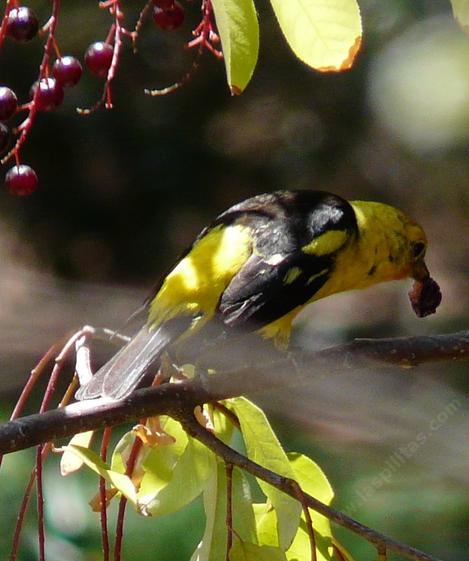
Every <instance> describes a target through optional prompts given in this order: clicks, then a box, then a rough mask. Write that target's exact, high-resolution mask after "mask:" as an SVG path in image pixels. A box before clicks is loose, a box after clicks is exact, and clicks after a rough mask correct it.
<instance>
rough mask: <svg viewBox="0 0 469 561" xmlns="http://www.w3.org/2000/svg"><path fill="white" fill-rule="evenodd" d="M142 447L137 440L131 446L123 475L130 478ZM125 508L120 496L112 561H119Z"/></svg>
mask: <svg viewBox="0 0 469 561" xmlns="http://www.w3.org/2000/svg"><path fill="white" fill-rule="evenodd" d="M141 423H142V424H145V420H143V421H141ZM141 447H142V441H141V440H140V439H139V438H137V439H136V440H135V442H134V444H133V446H132V450H131V451H130V455H129V459H128V460H127V469H126V470H125V474H126V475H128V476H129V477H131V476H132V473H133V471H134V468H135V463H136V461H137V457H138V453H139V452H140V449H141ZM126 506H127V499H126V498H125V497H124V496H122V497H121V499H120V501H119V510H118V513H117V523H116V541H115V544H114V561H121V554H122V538H123V535H124V517H125V507H126Z"/></svg>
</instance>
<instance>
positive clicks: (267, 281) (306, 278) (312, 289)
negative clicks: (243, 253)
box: [218, 252, 333, 329]
mask: <svg viewBox="0 0 469 561" xmlns="http://www.w3.org/2000/svg"><path fill="white" fill-rule="evenodd" d="M332 267H333V257H331V256H322V257H311V256H308V255H305V254H302V253H301V252H297V253H293V254H289V255H288V256H286V257H285V258H284V259H283V261H282V262H279V263H276V264H274V265H272V264H269V263H268V262H267V261H266V260H265V259H264V258H263V257H260V256H258V255H255V254H254V255H252V256H251V258H250V259H249V260H248V261H247V263H246V264H245V265H244V266H243V268H242V269H241V271H240V272H239V273H238V274H237V275H236V276H235V277H234V279H233V280H232V281H231V283H230V284H229V285H228V287H227V288H226V290H225V291H224V293H223V295H222V297H221V300H220V304H219V308H218V315H219V317H220V319H221V320H222V321H223V323H224V324H225V325H226V326H227V327H234V328H248V329H256V328H259V327H263V326H264V325H267V324H269V323H270V322H272V321H274V320H276V319H279V318H281V317H282V316H284V315H285V314H287V313H288V312H290V311H291V310H293V309H294V308H296V307H297V306H301V305H302V304H305V303H306V302H307V301H308V300H310V299H311V298H312V297H313V296H314V294H315V293H316V292H317V291H318V290H319V289H320V288H321V287H322V286H323V285H324V283H325V282H326V281H327V279H328V278H329V276H330V273H331V271H332Z"/></svg>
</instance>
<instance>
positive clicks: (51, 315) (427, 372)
mask: <svg viewBox="0 0 469 561" xmlns="http://www.w3.org/2000/svg"><path fill="white" fill-rule="evenodd" d="M30 6H31V7H32V8H33V9H35V10H36V12H37V13H38V15H40V16H41V21H43V22H44V21H45V20H46V18H47V15H48V13H49V9H50V5H49V3H48V2H39V1H37V2H35V1H32V2H31V4H30ZM360 6H361V9H362V13H363V20H364V29H365V34H364V43H363V48H362V51H361V53H360V54H359V56H358V60H357V62H356V64H355V66H354V68H353V69H352V70H351V71H350V72H347V73H344V74H339V75H333V74H332V75H323V74H318V73H315V72H312V71H311V70H309V69H308V68H306V67H305V66H303V65H302V64H301V63H300V62H298V61H296V60H295V59H294V57H293V55H292V53H291V52H290V51H289V49H288V47H287V46H286V44H285V42H284V40H283V37H282V36H281V35H280V31H279V29H278V26H277V23H276V21H275V18H274V16H273V15H272V13H271V11H270V9H269V8H268V7H266V6H265V5H262V6H261V5H259V10H260V13H259V16H260V25H261V52H260V60H259V65H258V68H257V71H256V73H255V76H254V79H253V81H252V83H251V84H250V86H249V87H248V89H247V91H246V93H245V94H244V95H243V96H241V97H239V98H232V97H230V96H229V93H228V91H227V88H226V86H225V83H224V69H223V65H222V64H220V63H217V62H216V61H215V60H213V59H212V58H211V57H209V56H205V57H204V61H203V64H202V67H201V69H200V71H199V73H198V74H197V75H196V76H195V77H194V78H193V80H192V81H191V82H190V83H189V84H188V85H187V86H186V87H185V88H183V89H182V90H181V91H179V92H177V93H175V94H173V95H171V96H168V97H164V98H156V99H151V98H148V97H146V96H144V95H143V91H142V90H143V88H144V87H155V86H156V87H162V86H166V85H168V84H169V83H171V82H172V81H175V80H177V79H178V78H180V77H181V76H182V75H183V74H184V72H185V71H186V70H187V68H188V67H189V65H190V62H191V60H192V56H193V53H190V52H189V53H188V52H186V51H183V50H182V44H183V42H184V41H185V40H188V39H189V36H190V29H191V28H193V25H192V24H193V23H195V22H196V20H197V17H198V13H197V8H196V6H192V5H189V4H187V5H186V9H187V16H188V22H187V23H186V25H185V26H184V28H183V30H181V31H180V32H177V33H173V34H171V33H164V32H162V31H159V30H157V29H156V28H153V26H152V25H151V22H148V23H147V25H146V26H145V28H144V31H143V34H142V37H141V41H140V52H139V53H138V55H136V56H133V55H132V54H131V53H130V49H129V48H128V45H127V47H126V48H125V52H124V54H123V57H122V61H121V67H120V70H119V77H118V78H117V80H116V82H115V86H114V95H113V97H114V102H115V110H114V111H104V110H101V111H99V112H97V113H96V114H94V115H92V116H90V117H80V116H78V115H77V114H76V113H75V110H74V108H75V107H76V106H89V105H92V104H93V103H94V102H95V101H96V99H97V98H98V96H99V95H100V93H101V86H102V83H101V81H100V80H98V79H96V78H94V77H92V76H90V75H87V74H85V76H84V77H83V78H82V81H81V83H80V84H79V85H78V86H77V87H76V88H74V89H73V90H71V91H69V92H68V95H67V96H66V99H65V102H64V104H63V106H62V107H61V108H60V109H59V110H58V111H57V112H56V113H54V114H41V115H39V117H38V120H37V123H36V125H35V127H34V129H33V133H32V136H31V138H30V140H29V141H28V143H27V145H26V147H25V150H24V153H23V159H24V162H25V163H28V164H30V165H32V166H33V167H34V168H35V169H36V171H37V173H38V175H39V179H40V187H39V189H38V191H37V193H36V194H34V195H33V196H32V197H28V198H25V199H18V198H12V197H10V196H8V195H7V194H6V193H4V192H1V193H0V215H1V220H0V262H1V269H0V270H1V275H0V302H1V305H0V400H1V402H0V407H1V410H0V413H1V416H2V418H3V419H6V418H7V417H8V415H9V411H10V410H11V408H12V406H13V403H14V401H15V400H16V397H17V395H18V393H19V391H20V388H21V386H22V384H23V383H24V380H25V378H26V376H27V373H28V371H29V370H30V369H31V367H32V366H33V365H34V364H35V362H37V360H38V359H39V358H40V356H41V355H42V354H43V353H44V352H45V350H46V349H47V348H48V347H49V346H50V344H51V343H52V342H54V341H55V340H56V339H57V338H58V337H60V336H62V335H63V334H64V333H65V332H67V331H69V330H73V329H76V328H77V327H79V326H81V325H83V324H85V323H89V324H94V325H106V326H108V327H113V328H119V327H121V326H122V325H123V324H124V322H125V320H126V318H127V317H128V316H129V315H130V314H131V313H132V312H133V311H134V310H135V309H136V308H137V307H138V306H139V305H140V304H141V302H142V300H143V299H144V297H145V295H146V293H147V292H148V290H149V289H150V287H151V286H152V285H153V283H154V282H155V279H156V278H157V277H158V276H159V275H160V274H161V273H162V271H164V270H165V269H166V268H167V267H168V266H169V265H171V263H172V262H173V261H174V259H175V257H176V256H177V255H178V254H179V253H180V252H181V250H182V249H184V247H185V246H186V245H187V244H188V243H190V241H191V240H192V238H193V237H194V235H196V234H197V233H198V232H199V231H200V229H201V228H202V227H203V226H204V224H205V223H206V222H207V221H209V220H210V219H211V218H213V217H214V216H215V215H216V214H217V213H219V212H220V211H222V210H224V209H225V208H226V207H227V206H229V205H230V204H232V203H234V202H237V201H239V200H241V199H243V198H246V197H248V196H252V195H254V194H257V193H261V192H264V191H271V190H274V189H279V188H289V189H308V188H317V189H324V190H330V191H333V192H335V193H337V194H340V195H342V196H344V197H346V198H351V199H374V200H378V201H382V202H387V203H390V204H394V205H396V206H399V207H402V208H403V209H405V210H406V211H407V212H408V213H409V214H411V215H413V216H415V218H417V219H418V220H419V221H420V222H421V223H422V224H423V225H424V227H425V229H426V231H427V234H428V237H429V251H428V259H427V261H428V265H429V268H430V270H431V272H432V275H433V277H434V278H435V279H436V280H437V281H438V282H439V283H440V285H441V287H442V291H443V295H444V300H443V303H442V305H441V307H440V308H439V310H438V313H437V314H436V315H435V316H432V317H430V318H427V319H424V320H419V319H417V318H416V317H415V316H414V315H413V313H412V311H411V309H410V305H409V303H408V298H407V290H408V288H409V286H408V283H406V282H401V283H391V284H389V285H385V286H381V287H376V288H373V289H369V290H367V291H366V292H363V293H352V294H346V295H338V296H335V297H334V298H332V299H330V300H325V301H323V302H319V303H316V304H314V306H311V307H310V308H309V309H308V310H306V311H305V312H304V313H303V314H302V316H301V317H300V318H299V319H298V320H297V323H296V326H297V328H296V331H295V339H294V342H295V344H297V345H301V346H304V347H306V348H319V347H321V346H325V345H330V344H334V343H338V342H341V341H345V340H348V339H350V338H352V337H355V336H365V337H377V336H391V335H405V334H416V333H421V334H424V333H437V332H445V331H451V330H457V329H462V328H464V327H467V318H468V315H469V313H468V309H469V306H468V303H469V291H468V290H467V281H468V270H469V257H468V252H467V239H468V236H469V221H468V218H467V216H468V213H469V189H468V185H469V159H468V157H467V155H468V149H469V37H467V36H466V35H464V34H463V33H462V31H461V30H460V29H459V28H458V26H457V24H456V23H455V22H454V20H453V19H452V17H451V12H450V5H449V2H447V1H440V0H438V1H435V0H428V1H423V0H422V1H421V0H413V1H412V2H411V1H408V2H405V1H402V0H392V1H389V2H385V3H383V2H373V1H371V0H368V1H361V2H360ZM128 15H129V21H134V20H133V19H132V18H135V17H136V14H135V13H132V12H131V10H129V12H128ZM109 24H110V18H109V17H108V15H107V14H106V13H105V12H103V11H100V10H98V8H97V7H96V5H95V3H94V2H81V3H75V4H74V5H73V6H70V5H65V4H64V6H63V7H62V15H61V23H60V24H59V34H58V38H59V44H60V46H61V48H62V51H63V54H72V55H75V56H79V57H80V58H82V53H83V52H84V51H85V50H86V47H87V46H88V44H89V43H91V42H93V41H95V40H101V39H103V38H104V37H105V36H106V34H107V29H108V27H107V26H108V25H109ZM130 25H131V24H130V23H129V27H130ZM191 25H192V27H191ZM40 56H41V45H40V41H39V40H38V39H36V40H34V41H33V42H31V43H30V44H27V45H17V44H12V43H10V42H9V43H8V44H7V45H5V49H4V51H3V52H2V53H1V54H0V83H2V84H6V85H8V86H10V87H13V89H15V91H16V92H17V93H18V96H19V98H20V100H22V101H24V100H26V98H27V92H28V90H29V87H30V85H31V83H32V82H33V81H34V80H35V76H36V72H37V65H38V63H39V60H40ZM98 356H100V355H99V354H98ZM97 362H98V359H97ZM285 375H288V373H285ZM465 375H466V376H465ZM468 387H469V386H468V383H467V366H464V365H462V366H457V367H456V366H451V365H449V364H438V365H433V366H426V367H425V368H421V369H419V370H418V371H416V372H408V371H405V372H402V371H400V372H396V371H395V370H394V369H389V370H386V371H385V372H380V373H375V374H370V373H367V374H366V375H365V374H363V373H360V372H357V373H356V374H354V375H353V376H350V375H347V376H344V379H341V380H336V379H335V380H334V381H330V380H327V379H324V378H323V377H321V374H320V373H317V377H315V381H314V383H312V384H311V386H310V387H307V388H293V389H292V390H291V391H289V392H282V395H281V396H279V395H266V397H265V398H260V399H258V401H260V402H261V403H262V402H264V403H265V405H266V406H267V407H268V409H269V412H270V415H271V417H272V420H273V423H274V426H275V428H276V429H277V430H278V431H279V433H280V435H281V436H282V439H283V441H284V443H285V446H286V447H287V448H288V449H290V450H297V451H302V452H307V453H308V454H310V455H311V456H312V457H313V458H314V459H316V460H317V461H318V463H319V464H320V465H321V466H322V467H323V468H324V470H325V471H326V473H327V474H328V476H329V477H330V480H331V483H332V485H333V487H334V489H335V491H336V496H337V500H336V503H335V506H337V507H338V508H343V509H345V510H346V511H347V512H348V513H349V514H351V515H353V516H356V517H358V518H359V519H360V520H361V521H363V522H365V523H368V524H370V525H372V526H374V527H377V528H378V529H380V530H382V531H384V532H387V533H390V534H392V535H394V537H396V538H398V539H401V540H403V541H408V542H410V543H411V544H412V545H414V546H417V547H420V548H422V549H426V550H428V551H429V552H431V553H433V554H435V555H439V556H441V557H442V558H443V559H447V560H450V559H451V560H452V561H460V560H461V561H462V560H463V559H465V558H466V556H467V551H468V549H469V538H468V536H467V524H468V522H469V501H468V499H467V493H464V490H465V489H467V485H468V476H467V473H468V469H467V467H468V465H469V454H468V452H467V447H466V446H465V445H466V443H467V432H468V429H469V426H468V425H469V421H468V415H467V401H466V397H465V396H466V395H467V390H468ZM422 434H423V435H424V438H423V437H422V436H421V435H422ZM30 458H31V456H28V454H27V453H21V454H16V455H14V456H12V457H11V458H7V461H6V462H5V465H4V467H3V469H2V471H1V473H0V492H1V494H2V495H1V496H2V500H1V501H0V519H2V521H3V520H4V519H5V520H6V523H5V524H2V532H1V535H0V555H1V557H2V558H5V556H6V554H7V551H8V550H9V543H10V539H9V536H10V535H11V533H12V531H13V526H14V520H15V516H16V509H17V506H16V505H19V501H20V493H21V489H22V485H23V484H24V482H25V480H26V477H27V473H28V471H29V469H30V466H31V463H30ZM46 489H47V496H46V499H47V503H46V508H47V521H48V527H49V534H48V542H47V543H48V547H49V555H48V559H49V560H52V561H54V560H55V559H59V558H60V559H63V558H64V557H65V558H67V559H69V560H72V561H74V560H77V561H82V560H85V559H86V560H87V559H99V528H98V520H97V517H96V515H93V514H91V513H90V511H89V508H88V506H87V500H88V498H90V497H91V496H92V495H93V494H94V492H95V481H94V477H93V476H88V474H83V475H81V474H80V475H75V476H71V477H69V478H68V479H65V480H64V479H62V478H60V476H59V475H58V471H57V466H56V465H55V462H54V461H50V462H49V469H48V470H47V474H46ZM200 512H201V506H200V505H198V504H196V505H194V506H191V507H190V508H189V509H187V510H186V511H185V512H184V513H182V514H181V516H179V517H170V518H168V519H162V520H146V519H142V518H137V517H136V516H129V517H128V526H127V538H126V542H125V544H124V550H126V548H127V552H126V554H125V558H127V559H132V558H135V559H137V558H138V559H139V560H142V561H143V560H146V559H152V560H166V559H174V560H177V561H178V560H179V559H180V560H181V561H182V560H184V559H188V558H189V557H190V552H191V551H192V550H193V548H194V546H195V544H196V543H197V541H198V540H199V539H200V535H201V531H202V524H203V522H202V519H201V516H200ZM129 514H130V513H129ZM32 518H33V517H32ZM32 518H31V520H30V522H29V523H28V524H29V525H28V526H27V528H26V529H25V533H24V538H23V546H22V550H21V559H24V560H29V559H34V558H35V557H36V554H35V528H34V522H33V519H32ZM429 526H430V527H432V528H434V531H432V532H429V531H428V528H429ZM188 527H191V528H192V527H193V532H188V531H187V528H188ZM137 532H138V536H139V537H138V540H136V538H135V536H136V535H137ZM341 535H342V534H341ZM344 541H345V542H346V543H348V544H349V545H350V547H351V549H352V550H353V551H354V552H355V553H356V556H357V558H359V559H372V558H373V556H374V553H373V551H372V550H371V549H369V548H368V547H367V546H364V545H363V544H361V543H358V542H357V541H356V540H355V539H353V538H350V537H349V536H347V537H344ZM175 543H177V548H175V545H174V544H175Z"/></svg>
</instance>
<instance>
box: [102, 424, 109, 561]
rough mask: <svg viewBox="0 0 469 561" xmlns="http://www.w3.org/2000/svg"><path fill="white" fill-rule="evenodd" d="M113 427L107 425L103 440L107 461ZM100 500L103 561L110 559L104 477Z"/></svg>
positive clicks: (103, 457)
mask: <svg viewBox="0 0 469 561" xmlns="http://www.w3.org/2000/svg"><path fill="white" fill-rule="evenodd" d="M111 433H112V428H111V427H106V428H105V429H104V432H103V438H102V440H101V450H100V455H101V459H102V460H103V461H104V462H105V461H106V457H107V449H108V446H109V440H110V438H111ZM99 500H100V517H101V540H102V545H103V561H109V560H110V550H109V532H108V526H107V497H106V480H105V479H104V477H100V478H99Z"/></svg>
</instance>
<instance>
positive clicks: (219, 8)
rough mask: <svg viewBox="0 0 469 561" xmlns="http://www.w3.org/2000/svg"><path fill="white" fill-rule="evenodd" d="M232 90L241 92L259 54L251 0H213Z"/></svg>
mask: <svg viewBox="0 0 469 561" xmlns="http://www.w3.org/2000/svg"><path fill="white" fill-rule="evenodd" d="M212 6H213V12H214V15H215V21H216V23H217V28H218V33H219V35H220V40H221V46H222V50H223V57H224V59H225V68H226V78H227V81H228V86H229V88H230V90H231V93H232V94H234V95H238V94H240V93H242V92H243V90H244V89H245V88H246V86H247V85H248V83H249V80H250V79H251V76H252V74H253V72H254V68H255V67H256V63H257V56H258V54H259V24H258V21H257V14H256V8H255V6H254V2H253V0H212Z"/></svg>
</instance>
